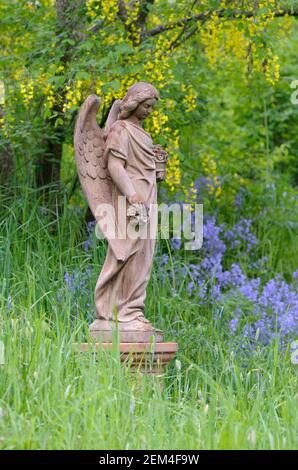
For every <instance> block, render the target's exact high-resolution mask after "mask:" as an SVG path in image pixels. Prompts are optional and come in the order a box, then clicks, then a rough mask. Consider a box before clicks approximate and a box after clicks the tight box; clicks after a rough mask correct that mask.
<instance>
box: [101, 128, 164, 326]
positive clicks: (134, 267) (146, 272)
mask: <svg viewBox="0 0 298 470" xmlns="http://www.w3.org/2000/svg"><path fill="white" fill-rule="evenodd" d="M111 153H112V154H113V156H116V157H118V158H122V159H123V160H124V161H125V165H124V168H125V170H126V172H127V174H128V176H129V178H131V181H132V184H133V186H134V188H135V191H136V193H137V194H138V195H139V196H141V197H142V198H143V200H144V201H145V205H146V206H147V207H148V209H149V216H150V219H149V223H148V224H147V225H145V226H143V228H142V231H141V232H140V235H139V236H138V237H137V238H135V236H131V234H130V233H131V232H129V233H128V232H127V228H126V229H125V233H124V237H123V238H121V237H122V236H123V232H122V235H121V237H118V236H119V233H116V240H115V241H114V244H115V242H116V245H117V253H116V254H115V250H112V248H111V246H110V244H109V246H108V251H107V256H106V259H105V262H104V265H103V267H102V271H101V273H100V276H99V278H98V281H97V284H96V287H95V306H96V317H97V318H98V319H102V320H115V317H116V315H117V317H118V321H120V322H128V321H131V320H135V319H136V318H137V317H140V316H142V317H143V315H144V301H145V297H146V287H147V284H148V281H149V278H150V273H151V268H152V262H153V254H154V247H155V238H156V227H157V185H156V167H155V161H154V154H153V143H152V140H151V137H150V135H149V134H148V133H147V132H145V131H144V130H143V129H142V128H140V127H138V126H137V125H135V124H133V123H131V122H129V121H127V120H118V121H116V122H115V123H114V124H113V126H112V127H111V130H110V132H109V134H108V137H107V141H106V147H105V154H104V159H105V160H106V161H107V159H108V158H109V155H111ZM118 196H122V201H123V200H124V201H125V208H124V211H125V215H124V214H123V212H124V211H123V209H122V214H120V216H121V217H122V218H123V217H124V218H126V225H127V226H128V224H129V222H130V219H129V218H128V217H127V215H126V211H127V208H128V207H129V202H128V200H127V199H126V198H125V199H124V198H123V194H122V193H121V191H120V190H119V188H118V187H117V186H116V184H115V183H114V182H112V201H113V208H114V210H115V216H116V228H117V230H118V223H117V221H119V220H120V219H119V218H118ZM122 207H123V206H122ZM119 253H120V255H119Z"/></svg>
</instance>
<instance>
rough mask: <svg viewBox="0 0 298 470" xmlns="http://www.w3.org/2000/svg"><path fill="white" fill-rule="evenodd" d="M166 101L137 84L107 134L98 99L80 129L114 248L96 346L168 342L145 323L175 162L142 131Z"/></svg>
mask: <svg viewBox="0 0 298 470" xmlns="http://www.w3.org/2000/svg"><path fill="white" fill-rule="evenodd" d="M158 99H159V96H158V92H157V90H156V89H155V87H154V86H153V85H151V84H150V83H145V82H139V83H136V84H134V85H133V86H131V87H130V88H129V90H128V91H127V93H126V95H125V97H124V98H123V99H122V100H116V101H115V102H114V104H113V106H112V108H111V110H110V113H109V116H108V118H107V122H106V125H105V128H104V129H100V127H99V126H98V124H97V122H96V113H97V111H98V108H99V105H100V100H99V99H98V97H97V96H96V95H90V96H89V97H88V98H87V99H86V101H85V102H84V104H83V105H82V108H81V110H80V112H79V115H78V119H77V122H76V127H75V135H74V145H75V158H76V163H77V169H78V174H79V178H80V182H81V186H82V189H83V192H84V194H85V196H86V198H87V201H88V204H89V207H90V209H91V211H92V213H93V215H94V217H95V219H96V221H97V223H98V225H99V227H100V229H101V232H102V233H103V234H104V236H105V238H106V239H107V241H108V250H107V255H106V259H105V262H104V264H103V267H102V270H101V273H100V276H99V278H98V280H97V283H96V287H95V306H96V319H95V321H94V322H93V323H92V324H91V325H90V329H89V331H90V335H91V336H92V337H93V338H95V339H98V338H99V337H101V339H102V340H103V341H105V342H110V341H111V339H112V332H113V330H114V328H117V331H118V332H119V335H120V340H121V341H122V342H146V341H148V340H149V339H150V336H154V337H155V340H156V341H158V342H159V341H162V339H163V334H162V331H161V330H158V329H156V328H154V327H153V325H152V324H151V323H150V321H149V320H148V319H146V318H145V316H144V301H145V297H146V288H147V284H148V281H149V278H150V273H151V268H152V262H153V255H154V248H155V239H156V236H155V235H156V227H157V182H158V181H162V180H164V179H165V173H166V171H165V170H166V162H167V154H166V152H165V151H164V150H163V149H162V147H161V146H160V145H158V144H157V145H154V144H153V142H152V140H151V137H150V135H149V134H148V133H147V132H146V131H145V130H144V129H143V127H142V124H143V121H144V119H145V118H146V117H147V116H149V114H150V113H151V111H152V109H153V107H154V105H155V104H156V102H157V100H158ZM119 201H120V202H121V204H119ZM109 208H111V210H109ZM107 213H108V217H107ZM120 219H121V220H120ZM120 222H121V223H120ZM123 223H124V225H123ZM112 225H113V226H114V227H115V228H116V230H115V236H114V232H113V230H111V226H112ZM123 227H124V228H123Z"/></svg>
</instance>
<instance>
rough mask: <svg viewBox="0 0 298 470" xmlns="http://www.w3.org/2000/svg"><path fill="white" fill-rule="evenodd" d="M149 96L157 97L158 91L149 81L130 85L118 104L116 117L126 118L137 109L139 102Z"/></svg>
mask: <svg viewBox="0 0 298 470" xmlns="http://www.w3.org/2000/svg"><path fill="white" fill-rule="evenodd" d="M149 98H155V99H156V100H158V99H159V96H158V91H157V90H156V88H155V87H154V86H153V85H151V84H150V83H146V82H139V83H135V84H134V85H132V86H131V87H130V88H129V89H128V91H127V93H126V95H125V97H124V98H123V100H122V102H121V104H120V112H119V115H118V119H126V118H128V117H129V116H130V115H131V113H132V112H133V111H134V110H135V109H137V107H138V106H139V104H140V103H143V101H146V100H148V99H149Z"/></svg>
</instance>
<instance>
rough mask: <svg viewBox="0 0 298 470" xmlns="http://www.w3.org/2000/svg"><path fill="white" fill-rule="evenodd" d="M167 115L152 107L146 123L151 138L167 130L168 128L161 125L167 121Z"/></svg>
mask: <svg viewBox="0 0 298 470" xmlns="http://www.w3.org/2000/svg"><path fill="white" fill-rule="evenodd" d="M168 120H169V117H168V116H167V115H166V114H164V113H163V112H162V111H160V110H157V109H154V110H153V112H152V114H151V116H150V118H149V120H148V123H147V127H148V129H149V132H150V134H151V136H152V138H154V137H157V136H159V135H160V133H161V132H162V130H163V131H166V132H169V131H170V128H166V129H164V128H163V125H164V124H166V122H168Z"/></svg>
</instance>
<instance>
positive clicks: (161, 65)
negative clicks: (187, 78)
mask: <svg viewBox="0 0 298 470" xmlns="http://www.w3.org/2000/svg"><path fill="white" fill-rule="evenodd" d="M170 45H171V39H170V38H169V37H166V36H164V37H161V38H159V39H158V41H157V42H156V45H155V50H154V52H153V53H152V51H150V50H148V51H147V57H146V58H145V60H144V74H145V76H146V80H148V81H150V82H152V83H157V84H158V88H159V89H162V88H164V87H165V86H166V84H167V82H168V81H169V80H173V79H174V77H173V72H172V70H171V68H170V64H169V56H167V55H166V51H169V47H170Z"/></svg>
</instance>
